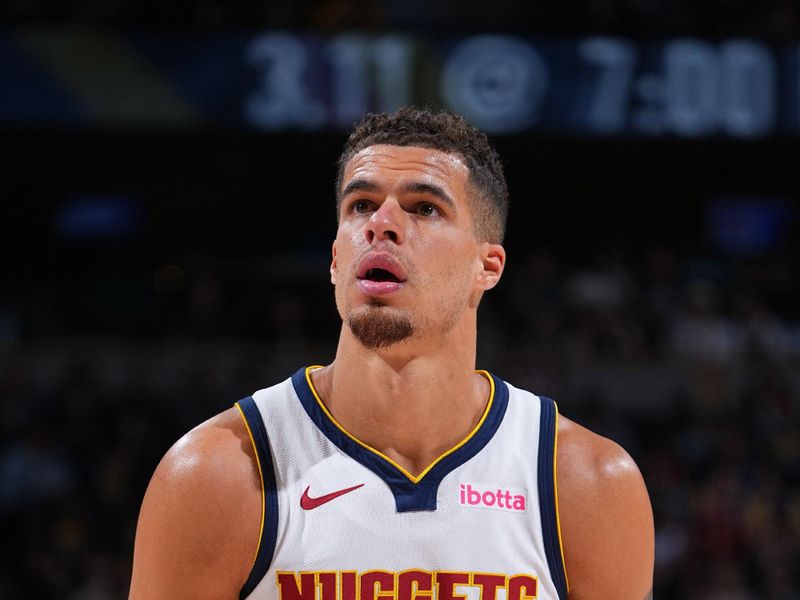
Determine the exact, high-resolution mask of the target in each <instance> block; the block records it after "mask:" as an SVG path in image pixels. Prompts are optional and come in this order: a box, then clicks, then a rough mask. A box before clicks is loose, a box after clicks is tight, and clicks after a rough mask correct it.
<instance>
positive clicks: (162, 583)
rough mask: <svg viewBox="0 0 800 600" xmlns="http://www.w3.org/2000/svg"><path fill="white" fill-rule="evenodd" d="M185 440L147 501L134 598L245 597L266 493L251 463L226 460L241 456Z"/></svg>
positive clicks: (141, 524) (152, 483)
mask: <svg viewBox="0 0 800 600" xmlns="http://www.w3.org/2000/svg"><path fill="white" fill-rule="evenodd" d="M180 444H181V442H179V444H177V445H176V447H173V449H171V450H170V451H169V452H168V453H167V455H166V456H165V457H164V459H162V461H161V463H160V464H159V466H158V468H157V469H156V471H155V473H154V475H153V478H152V480H151V481H150V485H149V486H148V489H147V492H146V493H145V497H144V500H143V501H142V507H141V511H140V514H139V522H138V524H137V529H136V542H135V546H134V557H133V573H132V579H131V590H130V598H131V599H133V600H140V599H147V600H158V599H161V598H164V599H167V598H170V599H180V598H187V599H188V598H191V599H192V600H202V599H205V598H209V599H211V598H214V599H225V598H231V599H234V598H238V597H239V591H240V590H241V587H242V585H243V584H244V581H245V579H246V577H247V574H248V573H249V568H250V565H251V564H252V557H253V556H254V555H255V549H256V546H257V544H258V523H259V519H260V491H258V490H253V489H252V488H253V482H252V477H251V474H250V471H249V469H250V465H249V464H240V465H234V466H231V465H226V464H225V457H226V456H227V458H228V460H229V461H230V460H231V459H233V460H238V459H239V458H241V457H239V456H238V455H237V454H235V453H234V454H233V455H232V454H231V453H230V452H226V451H225V450H224V448H219V447H216V446H215V449H214V451H213V452H208V450H207V449H206V450H204V449H203V448H197V447H194V448H181V447H180ZM217 446H218V444H217ZM244 458H245V459H246V458H247V457H244ZM254 491H255V492H257V494H256V493H254Z"/></svg>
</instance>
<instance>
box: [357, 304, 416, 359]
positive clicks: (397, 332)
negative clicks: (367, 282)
mask: <svg viewBox="0 0 800 600" xmlns="http://www.w3.org/2000/svg"><path fill="white" fill-rule="evenodd" d="M346 323H347V327H348V328H349V329H350V332H351V333H352V334H353V337H354V338H355V339H356V340H357V341H358V342H359V343H360V344H361V345H362V346H364V347H365V348H368V349H371V350H374V349H378V348H387V347H389V346H393V345H396V344H400V343H402V342H405V341H407V340H408V339H409V338H411V337H412V336H413V334H414V326H413V324H412V323H411V320H410V319H409V318H408V315H407V314H405V313H404V312H402V311H400V310H398V309H396V308H392V307H390V306H386V305H385V304H382V303H380V302H379V301H376V302H373V303H371V304H369V305H367V306H362V307H360V308H358V309H356V310H353V311H350V314H349V315H348V317H347V320H346Z"/></svg>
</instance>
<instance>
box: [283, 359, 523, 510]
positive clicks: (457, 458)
mask: <svg viewBox="0 0 800 600" xmlns="http://www.w3.org/2000/svg"><path fill="white" fill-rule="evenodd" d="M491 377H492V379H493V381H494V390H495V391H494V400H493V401H492V406H491V408H490V409H489V414H488V415H486V419H485V420H484V422H483V424H482V425H481V428H480V430H478V431H477V432H476V433H475V435H473V436H472V437H471V438H470V439H469V441H467V443H466V444H464V445H463V446H461V447H460V448H459V449H458V450H456V451H455V452H453V453H451V454H448V455H447V456H445V457H444V458H443V459H442V460H440V461H439V462H438V463H436V465H435V466H434V467H433V468H432V469H431V470H430V471H428V472H427V473H426V474H425V477H423V478H422V479H421V480H420V481H419V482H417V483H414V482H413V481H411V480H410V479H409V478H408V477H406V475H405V474H404V473H403V472H402V471H400V470H399V469H398V468H397V467H395V466H394V465H393V464H391V463H390V462H389V461H387V460H386V459H385V458H383V457H382V456H379V455H378V454H376V453H374V452H372V451H370V450H368V449H366V448H364V446H362V445H361V444H359V443H357V442H355V441H354V440H352V439H351V438H350V437H348V436H347V435H345V434H344V433H343V432H342V430H341V429H339V428H338V427H337V426H336V425H335V424H334V423H333V421H331V420H330V419H329V418H328V415H326V414H325V412H324V411H323V410H322V408H321V407H320V405H319V403H318V402H317V399H316V398H315V397H314V392H313V391H312V390H311V388H310V387H309V385H308V381H306V370H305V368H303V369H300V370H299V371H297V373H295V374H294V375H293V376H292V384H293V385H294V389H295V391H296V392H297V395H298V397H299V398H300V402H301V403H302V405H303V408H305V410H306V412H307V413H308V416H309V417H311V420H312V421H314V423H315V424H316V425H317V427H319V429H320V431H322V433H323V434H324V435H325V437H327V438H328V439H329V440H330V441H331V442H332V443H333V444H335V445H336V446H337V447H338V448H339V449H340V450H342V452H344V453H345V454H347V455H348V456H350V457H351V458H352V459H353V460H355V461H357V462H359V463H361V464H362V465H364V466H365V467H366V468H368V469H369V470H370V471H372V472H373V473H375V474H376V475H377V476H378V477H380V478H381V479H383V480H384V481H385V482H386V485H388V486H389V489H390V490H391V491H392V494H393V495H394V500H395V506H396V507H397V512H409V511H416V510H436V495H437V492H438V491H439V484H440V483H441V482H442V479H444V478H445V476H446V475H447V474H448V473H450V472H451V471H453V469H455V468H457V467H459V466H461V465H463V464H464V463H465V462H467V461H468V460H469V459H470V458H472V457H473V456H475V455H476V454H477V453H478V452H480V451H481V449H483V447H484V446H486V444H487V443H488V442H489V440H491V439H492V436H494V434H495V432H496V431H497V428H498V427H499V426H500V423H501V422H502V421H503V416H504V415H505V413H506V407H507V406H508V388H507V387H506V384H505V382H504V381H502V380H501V379H498V378H497V377H495V376H494V375H491Z"/></svg>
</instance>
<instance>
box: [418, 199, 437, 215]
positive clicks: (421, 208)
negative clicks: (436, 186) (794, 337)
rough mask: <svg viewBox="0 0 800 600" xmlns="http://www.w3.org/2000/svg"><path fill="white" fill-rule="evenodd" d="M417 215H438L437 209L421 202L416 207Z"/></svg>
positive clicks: (428, 203)
mask: <svg viewBox="0 0 800 600" xmlns="http://www.w3.org/2000/svg"><path fill="white" fill-rule="evenodd" d="M417 214H419V215H422V216H423V217H435V216H436V215H438V214H439V209H438V208H436V206H434V205H433V204H431V203H430V202H421V203H420V204H419V205H417Z"/></svg>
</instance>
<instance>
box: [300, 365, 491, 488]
mask: <svg viewBox="0 0 800 600" xmlns="http://www.w3.org/2000/svg"><path fill="white" fill-rule="evenodd" d="M320 368H322V367H321V366H320V365H313V366H310V367H306V381H307V382H308V387H309V388H310V389H311V393H312V394H314V398H316V400H317V404H319V407H320V408H321V409H322V411H323V412H324V413H325V415H326V416H327V417H328V418H329V419H330V420H331V423H333V424H334V425H335V426H336V428H337V429H339V431H341V432H342V433H343V434H345V435H346V436H347V437H349V438H350V439H351V440H353V441H354V442H355V443H356V444H358V445H359V446H361V447H362V448H365V449H366V450H369V451H370V452H372V453H373V454H376V455H378V456H380V457H381V458H382V459H383V460H385V461H386V462H388V463H389V464H390V465H392V466H393V467H394V468H396V469H397V470H398V471H400V472H401V473H402V474H403V475H405V476H406V477H407V478H408V479H409V480H410V481H411V483H419V482H420V481H422V478H423V477H425V475H427V474H428V472H429V471H430V470H431V469H432V468H433V467H435V466H436V465H437V464H438V463H439V462H440V461H441V460H442V459H443V458H445V457H446V456H449V455H450V454H452V453H453V452H455V451H456V450H458V449H459V448H461V447H462V446H463V445H464V444H466V443H467V442H468V441H469V440H471V439H472V438H473V436H474V435H475V434H476V433H478V431H480V429H481V426H482V425H483V422H484V421H485V420H486V417H487V416H488V414H489V411H490V410H491V408H492V404H493V403H494V379H492V376H491V375H489V373H488V372H487V371H483V370H480V371H475V372H476V373H478V374H479V375H482V376H483V377H485V378H486V379H487V380H488V381H489V402H487V403H486V409H485V410H484V411H483V415H481V419H480V421H478V424H477V425H475V427H474V428H473V430H472V431H470V433H469V435H467V437H465V438H464V439H463V440H461V442H459V443H458V444H456V445H455V446H453V447H452V448H450V450H448V451H447V452H445V453H444V454H442V455H441V456H439V457H438V458H437V459H436V460H434V461H433V462H432V463H431V464H429V465H428V466H427V467H426V469H425V470H424V471H422V473H420V474H419V475H417V476H414V475H412V474H411V473H409V472H408V471H406V470H405V469H404V468H403V467H402V466H400V465H399V464H397V463H396V462H395V461H393V460H392V459H391V458H389V457H388V456H386V455H385V454H384V453H383V452H380V451H379V450H376V449H375V448H373V447H372V446H370V445H368V444H365V443H364V442H362V441H361V440H359V439H358V438H357V437H355V436H353V435H351V434H350V432H348V431H347V430H346V429H345V428H344V427H342V426H341V425H339V423H338V422H337V421H336V419H334V418H333V415H332V414H331V413H330V411H329V410H328V407H327V406H325V403H324V402H323V401H322V399H321V398H320V397H319V394H318V393H317V390H316V388H315V387H314V383H313V382H312V381H311V371H313V370H315V369H320Z"/></svg>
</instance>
